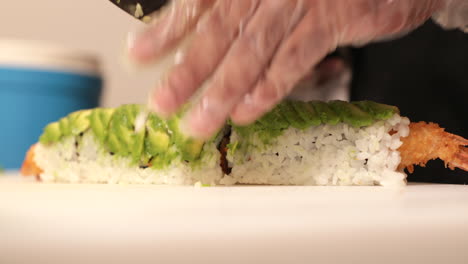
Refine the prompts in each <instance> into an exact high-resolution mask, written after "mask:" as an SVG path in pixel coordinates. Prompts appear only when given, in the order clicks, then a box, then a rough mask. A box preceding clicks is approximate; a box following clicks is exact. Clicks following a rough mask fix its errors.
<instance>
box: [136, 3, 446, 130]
mask: <svg viewBox="0 0 468 264" xmlns="http://www.w3.org/2000/svg"><path fill="white" fill-rule="evenodd" d="M446 1H448V0H348V1H345V0H287V1H285V0H179V1H177V0H175V1H173V2H172V4H171V5H170V6H169V7H168V8H167V9H166V10H165V11H163V12H162V13H161V14H160V16H159V18H157V19H156V21H155V22H154V23H153V24H152V25H151V26H150V28H149V29H148V30H147V31H145V32H143V33H142V34H140V35H139V36H137V37H136V39H135V40H134V42H133V44H132V45H131V47H130V56H131V57H132V59H133V60H134V61H137V62H139V63H150V62H152V61H155V60H156V59H158V58H160V57H161V56H163V55H164V54H166V53H168V52H169V51H171V50H173V49H174V48H175V47H177V45H178V43H179V42H181V41H182V40H183V39H184V38H185V37H186V36H187V35H192V36H193V38H192V39H191V43H190V45H189V47H188V48H187V49H186V50H185V51H184V53H183V55H182V57H181V58H180V60H179V61H178V64H177V65H175V66H174V68H173V69H172V70H171V72H170V73H169V75H168V77H167V80H165V81H164V82H163V83H162V85H160V87H157V89H156V92H155V94H154V98H153V106H154V109H155V111H156V112H158V113H159V114H161V115H163V116H168V115H170V114H172V113H174V112H175V111H177V109H178V108H179V107H180V106H182V105H183V104H184V103H186V102H187V100H189V99H190V98H191V97H192V96H193V95H194V94H195V93H196V92H197V90H199V89H200V87H202V85H203V84H206V85H203V86H204V88H203V91H202V92H201V96H200V99H199V100H198V101H197V102H196V104H195V105H194V106H193V107H192V109H191V110H190V111H189V112H188V113H187V115H186V116H185V118H184V124H185V127H186V128H187V129H188V131H187V133H189V134H190V135H192V136H195V137H199V138H206V137H209V136H211V135H212V134H213V133H215V132H216V131H217V130H218V129H219V128H220V127H221V126H222V125H223V124H224V122H225V120H226V119H228V118H231V119H232V120H233V121H234V122H235V123H238V124H248V123H250V122H253V121H254V120H256V119H257V118H259V117H260V116H261V115H263V114H264V113H265V112H266V111H268V110H269V109H271V108H272V107H274V106H275V104H277V103H278V102H279V101H281V100H282V99H283V98H284V97H285V96H286V95H288V93H289V92H290V91H291V90H292V89H293V88H294V86H295V84H296V83H298V82H299V81H300V80H301V79H302V78H303V77H304V76H305V75H306V74H307V73H309V72H310V70H311V69H313V68H314V66H315V65H317V64H318V63H319V62H320V61H321V60H322V59H323V58H324V57H325V56H326V55H327V54H328V53H329V52H331V51H333V50H335V49H336V48H337V47H338V46H341V45H361V44H364V43H367V42H369V41H373V40H379V39H384V38H389V37H392V36H395V35H398V34H402V33H404V32H408V31H410V30H412V29H414V28H416V27H417V26H419V25H421V24H422V23H424V22H425V21H426V20H427V19H429V18H430V17H431V16H432V15H433V14H434V13H435V12H436V11H439V10H441V9H443V8H444V7H445V6H446V4H447V2H446ZM190 33H193V34H190Z"/></svg>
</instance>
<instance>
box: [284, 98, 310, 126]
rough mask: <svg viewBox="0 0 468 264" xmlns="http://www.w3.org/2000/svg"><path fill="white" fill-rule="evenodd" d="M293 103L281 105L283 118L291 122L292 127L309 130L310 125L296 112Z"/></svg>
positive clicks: (288, 102) (286, 102)
mask: <svg viewBox="0 0 468 264" xmlns="http://www.w3.org/2000/svg"><path fill="white" fill-rule="evenodd" d="M294 104H295V103H293V102H291V101H284V102H283V103H281V104H280V105H279V108H280V111H281V114H282V115H283V117H284V118H285V119H286V120H288V121H289V123H290V124H291V126H292V127H294V128H297V129H306V128H308V127H309V126H308V124H307V122H306V120H304V119H303V118H302V116H301V115H300V114H299V112H298V111H296V108H295V107H294Z"/></svg>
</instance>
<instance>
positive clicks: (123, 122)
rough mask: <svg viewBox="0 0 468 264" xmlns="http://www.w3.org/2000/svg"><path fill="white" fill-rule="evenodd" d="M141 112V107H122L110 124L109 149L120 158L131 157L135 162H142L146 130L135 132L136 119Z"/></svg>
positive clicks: (118, 109)
mask: <svg viewBox="0 0 468 264" xmlns="http://www.w3.org/2000/svg"><path fill="white" fill-rule="evenodd" d="M141 110H142V107H141V106H139V105H124V106H121V107H119V108H117V109H116V110H115V113H114V114H113V116H112V119H111V120H110V122H109V135H108V139H107V147H108V148H109V150H110V151H111V152H113V153H114V154H116V155H118V156H122V157H126V156H131V157H132V161H133V162H139V161H140V158H141V155H142V153H143V148H144V140H145V133H146V129H143V130H141V131H138V132H136V131H135V119H136V116H137V115H138V113H140V111H141Z"/></svg>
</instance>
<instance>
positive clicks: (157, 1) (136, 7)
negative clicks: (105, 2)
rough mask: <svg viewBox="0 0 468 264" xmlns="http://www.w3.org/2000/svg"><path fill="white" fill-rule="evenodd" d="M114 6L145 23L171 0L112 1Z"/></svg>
mask: <svg viewBox="0 0 468 264" xmlns="http://www.w3.org/2000/svg"><path fill="white" fill-rule="evenodd" d="M110 1H111V2H112V3H113V4H114V5H116V6H118V7H119V8H120V9H122V10H123V11H125V12H127V13H128V14H130V15H132V16H133V17H135V18H137V19H139V20H143V21H145V17H148V16H149V15H151V14H152V13H154V12H155V11H158V10H159V9H161V8H162V7H164V6H165V5H166V4H167V3H168V2H169V0H110Z"/></svg>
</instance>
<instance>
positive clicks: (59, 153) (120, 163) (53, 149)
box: [34, 132, 223, 185]
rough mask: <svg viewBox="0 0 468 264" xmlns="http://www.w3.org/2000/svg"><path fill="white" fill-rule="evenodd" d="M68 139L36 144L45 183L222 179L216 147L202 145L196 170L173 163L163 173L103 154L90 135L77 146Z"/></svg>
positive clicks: (181, 182) (212, 181) (212, 182)
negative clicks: (47, 144)
mask: <svg viewBox="0 0 468 264" xmlns="http://www.w3.org/2000/svg"><path fill="white" fill-rule="evenodd" d="M75 143H76V142H75V138H74V137H71V138H68V139H65V140H63V141H62V142H60V143H57V144H54V145H52V146H44V145H42V144H38V145H37V147H36V148H35V155H34V159H35V162H36V164H37V165H39V167H40V168H42V170H43V173H42V174H41V175H40V178H41V180H42V181H44V182H60V183H106V184H169V185H192V184H195V183H197V182H200V183H201V184H204V185H215V184H218V183H219V182H220V180H221V178H222V176H223V173H222V170H221V168H220V166H219V160H220V154H219V152H218V151H217V149H216V145H215V143H210V144H205V146H204V155H203V158H202V160H201V165H200V166H199V167H194V168H192V167H191V166H190V165H189V164H187V163H185V162H184V161H181V160H180V159H176V160H174V161H173V162H172V164H171V165H170V166H169V167H168V168H165V169H160V170H156V169H151V168H146V169H144V168H139V167H138V166H135V165H132V164H131V162H130V159H128V158H122V157H116V156H113V155H110V154H109V153H107V152H104V151H103V150H102V148H101V147H100V144H99V143H97V142H96V140H95V139H94V136H93V134H92V133H90V132H87V133H85V134H84V135H83V137H82V139H81V140H80V142H79V144H78V146H77V145H76V144H75Z"/></svg>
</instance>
